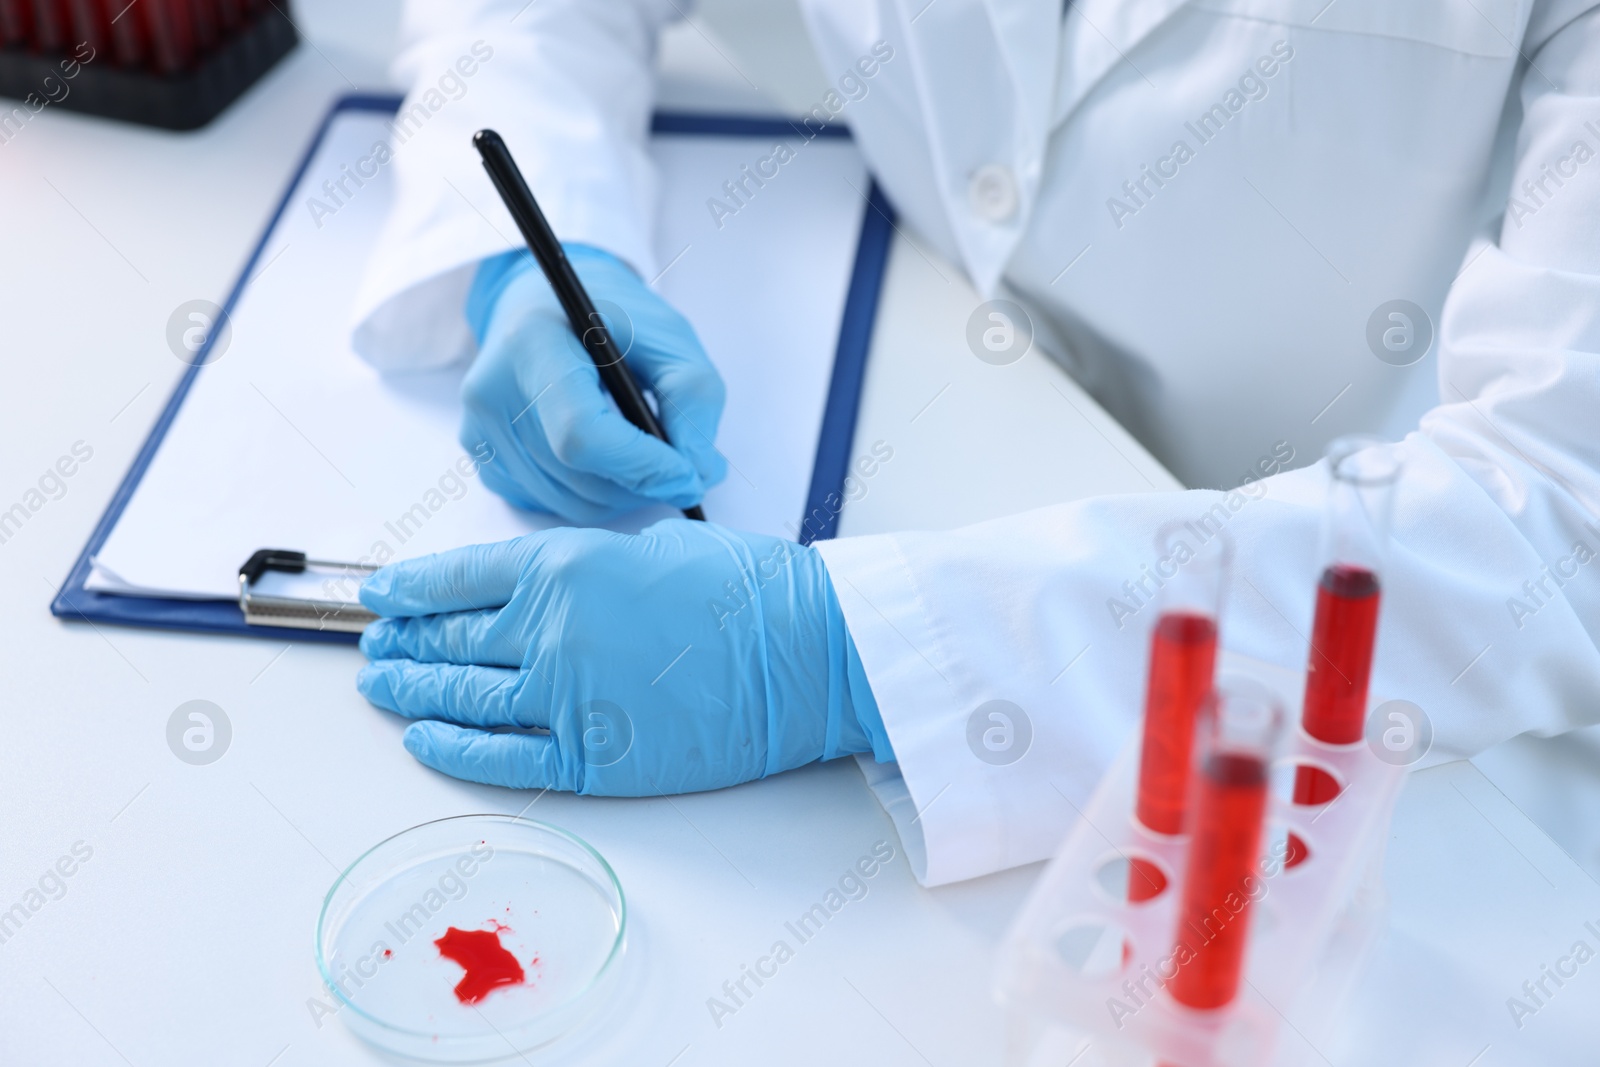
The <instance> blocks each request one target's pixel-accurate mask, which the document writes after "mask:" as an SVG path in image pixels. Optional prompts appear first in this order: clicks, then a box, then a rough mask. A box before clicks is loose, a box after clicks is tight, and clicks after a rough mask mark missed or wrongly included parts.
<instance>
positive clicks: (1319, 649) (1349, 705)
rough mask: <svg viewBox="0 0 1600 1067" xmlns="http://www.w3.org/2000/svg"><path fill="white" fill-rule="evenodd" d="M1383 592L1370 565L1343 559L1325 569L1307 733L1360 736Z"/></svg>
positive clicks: (1338, 740) (1330, 738) (1329, 737)
mask: <svg viewBox="0 0 1600 1067" xmlns="http://www.w3.org/2000/svg"><path fill="white" fill-rule="evenodd" d="M1380 597H1381V594H1380V590H1379V587H1378V576H1377V575H1376V574H1374V573H1372V572H1371V571H1369V570H1367V569H1366V568H1365V567H1358V566H1355V565H1353V564H1342V563H1341V564H1334V565H1332V566H1330V567H1328V568H1327V569H1326V570H1324V571H1323V572H1322V581H1321V582H1319V583H1318V585H1317V614H1316V619H1315V621H1314V622H1313V623H1312V625H1311V657H1310V662H1309V664H1308V665H1307V669H1306V700H1305V728H1306V733H1308V734H1310V735H1311V736H1312V737H1315V738H1317V739H1318V740H1320V741H1327V742H1328V743H1329V744H1335V745H1344V744H1349V743H1350V742H1352V741H1359V740H1361V724H1362V720H1363V719H1364V718H1365V717H1366V706H1367V683H1368V681H1369V679H1370V678H1371V677H1372V650H1373V645H1374V643H1375V639H1376V638H1377V634H1378V603H1379V600H1380Z"/></svg>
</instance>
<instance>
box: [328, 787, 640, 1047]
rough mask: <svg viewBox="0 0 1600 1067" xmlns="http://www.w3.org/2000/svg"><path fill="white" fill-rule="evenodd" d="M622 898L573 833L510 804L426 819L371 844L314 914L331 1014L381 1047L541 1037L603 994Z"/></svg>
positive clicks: (596, 856) (614, 960) (614, 961)
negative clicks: (494, 810) (497, 810)
mask: <svg viewBox="0 0 1600 1067" xmlns="http://www.w3.org/2000/svg"><path fill="white" fill-rule="evenodd" d="M626 947H627V905H626V902H625V900H624V898H623V894H622V886H621V884H620V883H619V882H618V881H617V876H616V874H615V873H614V872H613V871H612V870H611V865H610V864H608V863H607V862H606V861H605V859H604V857H602V856H601V855H600V853H599V852H597V851H595V850H594V848H592V847H591V846H590V845H589V844H588V843H587V842H585V841H584V840H583V839H581V838H579V837H578V836H577V835H575V834H572V833H569V832H568V831H566V830H562V829H560V828H559V827H555V826H551V825H549V824H547V823H542V822H536V821H534V820H532V819H523V818H519V817H517V816H513V815H461V816H456V817H454V818H448V819H439V820H436V821H434V822H428V823H423V824H422V825H420V826H414V827H412V828H411V829H409V830H405V831H402V832H401V833H398V834H395V835H394V836H393V837H390V838H388V839H386V840H384V841H380V842H379V843H378V844H376V845H374V846H373V847H372V848H370V849H368V850H367V852H365V853H364V854H363V855H362V856H360V857H359V858H358V859H357V860H356V861H355V862H354V863H352V864H351V865H350V866H349V868H348V869H347V870H345V872H344V873H343V874H341V875H340V876H339V878H338V879H337V880H336V881H335V882H334V883H333V887H332V888H331V889H329V890H328V895H327V898H326V899H325V900H324V901H323V905H322V914H321V915H320V916H319V917H318V919H317V934H316V956H317V968H318V970H319V971H320V972H321V974H322V980H323V983H324V984H325V985H326V986H327V987H328V991H329V994H330V996H331V997H332V998H333V1002H334V1004H335V1005H336V1006H337V1007H338V1014H339V1017H340V1018H341V1019H343V1020H344V1021H345V1023H346V1024H347V1025H348V1026H349V1027H350V1029H351V1030H352V1031H353V1032H355V1033H356V1034H357V1035H358V1036H359V1037H361V1038H362V1039H364V1040H366V1041H368V1042H369V1043H371V1044H373V1045H376V1046H377V1047H379V1048H381V1049H385V1050H387V1051H389V1052H393V1053H397V1054H399V1055H402V1056H408V1057H411V1058H414V1059H420V1060H426V1061H430V1062H434V1063H484V1062H489V1061H492V1060H498V1059H504V1058H507V1057H511V1056H516V1055H519V1054H521V1053H525V1052H528V1051H531V1050H533V1049H538V1048H543V1047H545V1046H547V1045H550V1044H552V1043H553V1042H555V1041H556V1040H557V1039H559V1038H561V1037H563V1036H564V1035H567V1034H569V1033H571V1032H572V1031H574V1030H575V1029H576V1028H578V1027H579V1025H580V1024H581V1023H583V1022H584V1021H585V1020H586V1019H588V1018H589V1017H590V1016H591V1015H592V1014H593V1013H594V1012H596V1011H597V1010H598V1009H600V1008H601V1007H603V1006H604V1005H605V1004H606V1003H607V1002H608V1001H609V999H610V995H611V994H612V993H613V992H614V990H615V987H616V982H617V975H618V974H619V973H620V971H621V961H622V957H623V954H624V952H625V951H626Z"/></svg>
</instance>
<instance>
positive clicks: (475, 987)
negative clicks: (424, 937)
mask: <svg viewBox="0 0 1600 1067" xmlns="http://www.w3.org/2000/svg"><path fill="white" fill-rule="evenodd" d="M504 929H505V927H503V926H500V927H498V928H497V929H494V930H458V929H457V928H456V927H454V926H452V927H450V929H448V930H446V931H445V932H444V936H443V937H441V938H438V939H437V940H435V941H434V944H435V945H437V946H439V955H441V956H443V957H444V958H445V959H448V960H454V961H455V962H457V963H459V964H461V966H463V967H465V968H466V970H467V973H466V974H464V975H462V977H461V981H459V982H457V983H456V999H457V1000H459V1001H461V1003H463V1004H476V1003H478V1001H480V1000H482V999H483V998H484V997H486V996H488V995H489V994H490V993H492V992H494V991H495V990H496V989H499V988H500V987H501V986H504V985H521V984H522V981H523V977H524V976H523V973H522V964H520V963H518V962H517V958H516V957H515V956H513V955H512V954H511V953H509V952H507V951H506V949H505V946H503V945H501V944H500V931H501V930H504Z"/></svg>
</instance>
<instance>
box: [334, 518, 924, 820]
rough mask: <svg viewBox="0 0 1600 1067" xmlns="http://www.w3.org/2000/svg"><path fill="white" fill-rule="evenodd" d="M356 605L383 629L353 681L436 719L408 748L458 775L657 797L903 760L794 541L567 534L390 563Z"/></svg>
mask: <svg viewBox="0 0 1600 1067" xmlns="http://www.w3.org/2000/svg"><path fill="white" fill-rule="evenodd" d="M361 603H362V604H364V605H366V606H367V607H368V608H371V609H372V610H373V611H375V612H377V613H379V614H380V615H382V616H385V617H384V618H381V619H379V620H378V621H376V622H374V623H373V624H372V625H371V626H369V627H368V628H367V632H366V634H365V635H364V636H363V637H362V638H361V650H362V651H363V652H365V653H366V654H367V655H368V656H369V657H371V659H372V661H373V662H371V663H369V664H368V665H367V666H365V667H363V668H362V670H361V674H360V676H359V678H358V679H357V685H358V686H359V687H360V689H361V692H362V693H364V694H365V695H366V697H367V699H368V700H370V701H372V702H373V703H374V704H377V705H378V706H379V707H382V708H388V709H389V710H391V711H396V712H399V713H400V714H401V715H405V716H408V717H410V718H413V719H422V720H429V721H423V722H415V723H412V724H411V725H410V726H409V727H407V729H406V733H405V746H406V748H407V749H408V750H409V751H410V752H411V754H412V755H414V756H416V757H417V759H419V760H421V761H422V762H423V763H425V764H427V765H428V766H430V767H433V768H435V769H437V770H441V771H443V772H445V773H446V774H450V775H454V776H455V777H457V778H467V779H470V780H472V781H476V782H487V783H490V784H493V785H504V786H511V787H513V788H520V789H560V790H570V791H573V792H578V793H598V794H606V795H613V796H653V795H655V794H657V793H684V792H693V791H697V790H702V789H716V788H719V787H721V786H728V785H734V784H736V783H738V782H745V781H749V780H750V779H752V778H762V777H765V776H767V775H769V774H776V773H777V772H779V771H784V770H789V769H790V768H793V767H799V766H803V765H804V764H807V763H811V762H814V761H816V760H819V759H831V758H833V757H835V756H840V755H845V754H848V753H854V752H873V753H874V754H875V755H876V756H877V758H878V759H879V760H880V761H886V760H891V759H893V758H894V755H893V753H892V751H891V750H890V748H889V739H888V735H887V733H886V732H885V731H884V728H883V720H882V719H881V718H880V716H879V714H878V705H877V702H876V701H875V700H874V699H873V697H872V690H871V688H870V687H869V686H868V685H867V680H866V675H865V674H864V673H863V671H862V668H861V661H860V658H859V657H858V656H857V654H856V650H855V644H854V643H853V642H852V641H851V639H850V633H849V631H848V630H846V629H845V624H844V616H843V614H842V613H841V612H840V609H839V602H838V599H837V597H835V595H834V592H833V586H832V584H831V583H830V582H829V580H828V574H827V571H826V570H825V569H824V568H823V565H822V559H821V557H820V556H819V555H818V554H817V552H816V550H815V549H812V548H809V547H802V546H800V545H797V544H794V543H793V542H791V541H784V540H780V539H778V538H773V537H762V536H757V535H754V534H743V533H736V532H734V531H732V530H727V529H724V528H722V527H720V526H717V525H715V524H713V523H709V522H693V521H690V520H687V519H668V520H665V521H663V522H658V523H656V524H655V525H654V526H652V527H650V528H649V529H647V530H645V531H644V532H643V533H641V534H618V533H611V532H609V531H606V530H594V529H581V528H570V527H569V528H557V529H553V530H546V531H543V532H541V533H535V534H529V535H528V536H526V537H520V538H517V539H516V540H514V541H504V542H501V543H499V544H492V545H473V546H470V547H468V548H460V549H456V550H454V551H451V552H443V553H440V554H439V555H436V556H428V557H425V558H422V559H415V560H407V561H405V562H401V563H393V564H390V565H389V566H387V567H385V568H383V569H382V570H381V571H378V572H377V573H376V574H374V575H373V576H372V577H370V578H368V579H367V581H366V583H365V584H364V585H363V586H362V587H361ZM502 727H512V728H518V729H520V730H521V731H524V732H514V733H505V732H498V733H496V732H490V731H491V730H495V729H496V728H502ZM531 730H541V731H548V733H533V732H526V731H531Z"/></svg>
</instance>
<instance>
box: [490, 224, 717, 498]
mask: <svg viewBox="0 0 1600 1067" xmlns="http://www.w3.org/2000/svg"><path fill="white" fill-rule="evenodd" d="M564 247H565V248H566V252H567V258H568V259H569V260H570V261H571V262H572V266H573V268H574V269H575V270H576V271H577V272H578V277H579V278H580V279H581V280H582V282H583V286H584V288H585V289H587V290H588V292H589V296H590V297H591V298H592V299H593V300H594V303H595V306H596V307H597V308H598V309H599V311H600V313H601V318H603V319H604V320H605V323H606V326H607V328H608V329H609V330H610V331H611V335H612V337H613V339H614V340H615V342H616V344H617V347H618V348H620V349H621V350H622V351H623V352H624V353H625V355H624V360H625V361H626V363H627V365H628V367H629V368H630V369H631V370H632V371H633V373H634V375H635V377H637V378H638V380H639V384H640V385H641V386H642V387H643V388H645V389H647V390H649V391H650V392H652V393H653V394H654V395H655V398H656V406H657V408H658V413H659V415H660V418H661V423H662V425H663V426H664V427H665V428H666V431H667V436H668V437H670V438H671V439H672V445H671V446H670V447H669V446H668V445H665V444H663V443H662V442H661V441H659V440H657V439H656V438H654V437H651V436H650V435H649V434H647V433H645V432H644V431H642V430H640V429H638V428H637V427H635V426H634V425H633V424H632V423H630V422H629V421H628V420H627V419H625V418H623V417H622V414H621V413H620V412H619V411H618V410H617V407H616V405H615V404H614V403H613V402H612V400H611V397H610V395H609V394H608V393H607V392H606V390H605V387H604V386H603V385H602V384H601V383H600V374H599V372H598V371H597V370H595V367H594V363H593V362H592V361H591V360H590V358H589V356H588V354H587V353H586V352H585V351H584V348H583V345H582V344H581V343H580V342H579V341H578V338H577V335H576V334H574V333H573V332H572V327H571V326H570V325H569V324H568V322H567V317H566V314H565V313H564V312H563V311H562V310H561V304H560V302H559V301H558V300H556V296H555V292H554V290H552V289H551V288H550V283H549V282H547V281H545V278H544V274H543V273H542V272H541V271H540V270H539V267H538V264H536V263H535V262H534V260H533V256H532V255H531V254H529V253H528V252H525V251H523V252H508V253H505V254H504V255H500V256H496V257H495V258H493V259H489V260H485V261H484V263H483V264H482V265H481V266H480V267H479V268H478V273H477V277H476V278H475V279H474V281H473V284H472V290H471V292H470V293H469V294H468V296H467V308H466V314H467V321H468V323H469V324H470V325H471V327H472V332H473V334H474V335H475V336H476V337H477V339H478V357H477V359H476V360H475V361H474V362H473V364H472V368H471V370H469V371H468V372H467V377H466V381H465V382H464V383H463V384H462V387H461V398H462V402H463V404H464V405H465V407H466V414H465V415H464V416H463V418H462V422H461V443H462V445H463V446H464V447H466V448H467V449H468V450H469V451H477V450H478V448H479V446H480V445H481V444H482V443H484V442H487V443H488V444H489V446H490V447H491V448H493V449H494V459H493V460H492V461H490V462H489V463H488V464H487V465H485V466H484V468H483V481H484V484H485V485H487V486H488V487H489V488H490V489H493V490H494V491H495V492H496V493H499V494H500V495H501V496H503V497H505V498H506V499H507V500H509V501H511V503H513V504H516V505H517V506H518V507H524V508H530V509H532V510H535V511H544V512H550V513H552V514H554V515H558V516H560V517H562V518H564V519H568V520H570V521H573V522H581V523H597V522H604V521H605V520H607V519H610V518H613V517H615V516H617V515H620V514H622V513H623V512H627V511H632V510H633V509H634V508H637V507H640V506H642V505H644V504H650V503H666V504H671V505H672V506H674V507H680V508H682V507H689V506H690V505H692V504H698V503H700V501H701V499H702V498H704V496H705V493H706V490H707V489H708V488H710V487H711V486H713V485H715V484H717V483H718V482H720V481H721V480H722V479H723V477H724V475H726V474H727V462H726V461H725V460H724V459H723V458H722V456H721V454H720V453H718V452H717V450H716V448H715V447H714V446H713V442H714V441H715V439H716V434H717V422H718V420H720V419H721V418H722V402H723V387H722V379H721V378H720V377H718V376H717V371H716V368H715V367H713V366H712V365H711V361H710V360H709V359H707V358H706V353H705V349H703V348H702V347H700V341H699V339H698V338H697V337H695V335H694V329H693V328H692V327H691V326H690V325H689V323H688V320H686V319H685V318H684V317H683V316H682V315H680V314H678V313H677V312H676V311H674V310H673V309H672V307H671V306H670V305H668V304H667V302H666V301H664V300H662V299H661V298H660V297H659V296H657V295H656V294H655V293H653V292H651V291H650V290H649V288H647V287H646V286H645V284H644V282H643V281H641V280H640V279H639V276H638V275H636V274H634V273H633V271H631V270H629V269H628V267H627V266H626V265H625V264H624V263H622V261H621V260H619V259H617V258H616V257H615V256H612V255H611V254H610V253H607V252H602V251H600V250H599V249H597V248H591V247H589V246H587V245H578V244H569V245H565V246H564Z"/></svg>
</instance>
